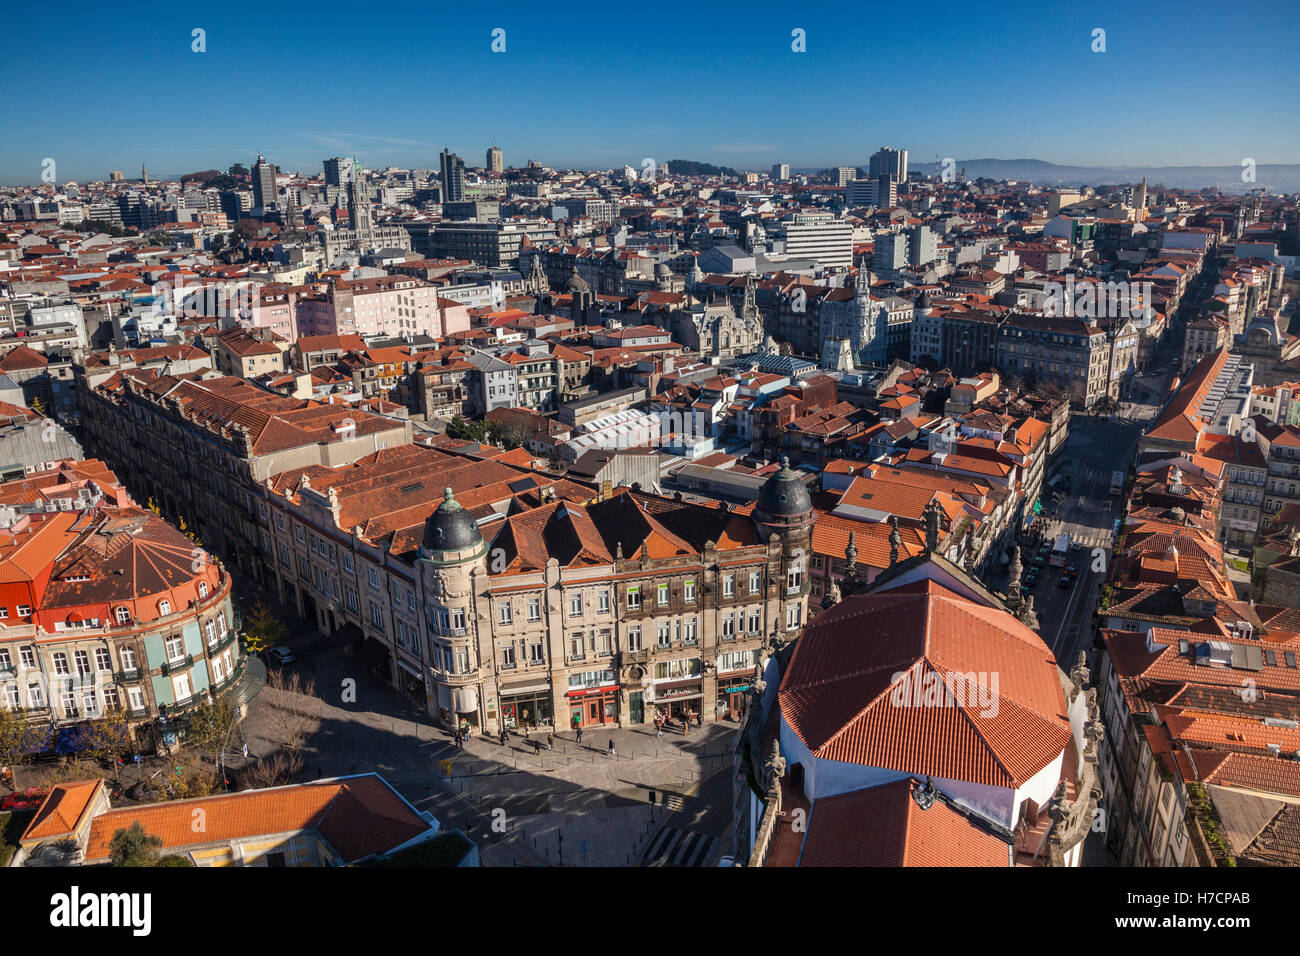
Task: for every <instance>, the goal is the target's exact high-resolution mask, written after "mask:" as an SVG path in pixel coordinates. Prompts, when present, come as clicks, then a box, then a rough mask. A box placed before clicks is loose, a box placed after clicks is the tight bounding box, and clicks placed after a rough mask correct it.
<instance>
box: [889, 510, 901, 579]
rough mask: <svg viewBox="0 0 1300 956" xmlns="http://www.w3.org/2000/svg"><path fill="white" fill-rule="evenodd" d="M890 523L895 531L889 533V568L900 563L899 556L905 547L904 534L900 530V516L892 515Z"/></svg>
mask: <svg viewBox="0 0 1300 956" xmlns="http://www.w3.org/2000/svg"><path fill="white" fill-rule="evenodd" d="M889 523H890V524H891V525H893V526H894V527H893V529H892V530H891V531H890V532H889V566H890V567H891V568H892V567H893V566H894V565H896V564H897V563H898V555H899V552H900V550H901V548H902V545H903V533H902V532H901V531H899V530H898V515H890V518H889Z"/></svg>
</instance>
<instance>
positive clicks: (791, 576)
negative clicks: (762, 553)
mask: <svg viewBox="0 0 1300 956" xmlns="http://www.w3.org/2000/svg"><path fill="white" fill-rule="evenodd" d="M801 587H803V569H802V568H791V569H790V570H789V571H787V572H786V575H785V592H786V593H787V594H793V593H794V592H795V591H798V590H799V589H800V588H801Z"/></svg>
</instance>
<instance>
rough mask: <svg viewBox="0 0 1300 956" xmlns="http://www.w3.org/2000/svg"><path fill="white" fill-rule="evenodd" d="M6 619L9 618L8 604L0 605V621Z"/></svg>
mask: <svg viewBox="0 0 1300 956" xmlns="http://www.w3.org/2000/svg"><path fill="white" fill-rule="evenodd" d="M8 619H9V606H8V605H3V606H0V621H6V620H8Z"/></svg>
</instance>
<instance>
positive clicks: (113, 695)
mask: <svg viewBox="0 0 1300 956" xmlns="http://www.w3.org/2000/svg"><path fill="white" fill-rule="evenodd" d="M121 706H122V700H121V698H119V697H118V696H117V688H116V687H114V686H113V685H112V684H108V685H106V686H105V687H104V707H105V709H107V710H117V709H118V708H119V707H121Z"/></svg>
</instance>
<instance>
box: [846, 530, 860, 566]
mask: <svg viewBox="0 0 1300 956" xmlns="http://www.w3.org/2000/svg"><path fill="white" fill-rule="evenodd" d="M857 566H858V533H857V532H856V531H850V532H849V543H848V544H846V545H845V546H844V570H845V571H850V570H852V569H854V568H856V567H857Z"/></svg>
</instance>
